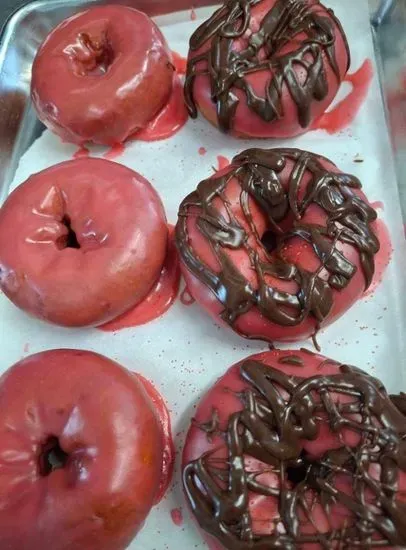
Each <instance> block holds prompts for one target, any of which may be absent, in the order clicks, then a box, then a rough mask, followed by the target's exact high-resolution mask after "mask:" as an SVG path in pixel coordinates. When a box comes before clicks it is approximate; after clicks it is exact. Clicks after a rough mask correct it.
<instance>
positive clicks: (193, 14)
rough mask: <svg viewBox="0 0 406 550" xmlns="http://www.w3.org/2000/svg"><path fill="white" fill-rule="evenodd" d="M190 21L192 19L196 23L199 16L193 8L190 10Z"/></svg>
mask: <svg viewBox="0 0 406 550" xmlns="http://www.w3.org/2000/svg"><path fill="white" fill-rule="evenodd" d="M190 19H191V20H192V21H195V20H196V19H197V15H196V11H195V8H192V9H191V10H190Z"/></svg>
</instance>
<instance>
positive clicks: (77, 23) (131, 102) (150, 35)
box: [31, 5, 174, 145]
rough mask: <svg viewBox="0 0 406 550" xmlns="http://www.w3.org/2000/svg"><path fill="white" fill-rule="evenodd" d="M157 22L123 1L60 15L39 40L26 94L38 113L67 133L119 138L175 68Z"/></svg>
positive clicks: (150, 109) (150, 110) (143, 117)
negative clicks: (69, 15) (53, 25)
mask: <svg viewBox="0 0 406 550" xmlns="http://www.w3.org/2000/svg"><path fill="white" fill-rule="evenodd" d="M170 60H171V55H170V51H169V49H168V47H167V45H166V42H165V39H164V38H163V36H162V34H161V32H160V30H159V29H158V27H157V26H156V25H155V23H153V21H152V20H151V19H149V17H148V16H147V15H145V14H144V13H142V12H140V11H137V10H135V9H133V8H129V7H125V6H117V5H116V6H113V5H110V6H97V7H93V8H90V9H88V10H86V11H84V12H82V13H80V14H76V15H74V16H72V17H70V18H69V19H66V20H65V21H63V22H62V23H61V24H60V25H58V27H56V29H55V30H54V31H52V32H51V34H50V35H49V36H48V37H47V39H46V40H45V42H44V43H43V44H42V46H41V48H40V49H39V52H38V54H37V56H36V58H35V61H34V65H33V70H32V85H31V95H32V100H33V102H34V106H35V108H36V110H37V113H38V117H39V118H40V120H41V121H42V122H43V123H44V124H45V125H46V126H48V128H50V129H51V130H53V131H54V132H55V133H57V134H58V135H60V136H61V137H62V138H63V139H65V140H66V141H70V142H74V143H78V144H79V145H82V144H83V143H85V142H87V141H93V142H95V143H99V144H102V145H114V144H116V143H122V142H124V141H125V140H126V139H127V138H128V137H129V136H130V135H131V134H133V133H134V132H135V131H137V130H139V129H141V128H145V127H146V125H147V124H148V122H149V121H150V120H152V119H153V117H154V116H155V115H156V114H157V113H158V112H159V111H160V110H161V109H162V108H163V106H164V105H165V104H166V103H167V101H168V98H169V96H170V93H171V89H172V77H173V72H174V68H173V65H172V63H171V61H170Z"/></svg>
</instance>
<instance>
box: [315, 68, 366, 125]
mask: <svg viewBox="0 0 406 550" xmlns="http://www.w3.org/2000/svg"><path fill="white" fill-rule="evenodd" d="M373 76H374V70H373V66H372V62H371V60H370V59H366V60H365V61H364V63H363V64H362V65H361V67H360V68H359V69H358V71H356V72H355V73H353V74H347V76H346V77H345V78H344V82H349V83H350V84H351V85H352V90H351V92H350V93H349V94H348V95H347V97H346V98H344V99H343V100H342V101H340V102H339V103H338V104H337V105H336V106H335V107H334V108H333V109H332V110H331V111H329V112H327V113H324V115H322V116H321V117H320V118H319V119H318V120H316V121H315V122H314V123H313V124H312V126H311V130H325V131H326V132H327V133H329V134H335V133H336V132H339V131H340V130H343V129H344V128H346V127H347V126H349V125H350V124H351V123H352V122H353V120H354V119H355V118H356V116H357V114H358V111H359V110H360V108H361V106H362V104H363V102H364V100H365V98H366V96H367V94H368V90H369V86H370V84H371V81H372V78H373Z"/></svg>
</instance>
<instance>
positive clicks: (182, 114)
mask: <svg viewBox="0 0 406 550" xmlns="http://www.w3.org/2000/svg"><path fill="white" fill-rule="evenodd" d="M188 118H189V115H188V112H187V109H186V106H185V102H184V99H183V85H182V83H181V81H180V79H179V77H178V76H177V75H175V77H174V80H173V90H172V95H171V97H170V99H169V102H168V103H167V105H166V106H165V107H164V108H163V109H162V111H161V112H160V113H159V114H158V116H157V117H156V118H155V119H154V120H153V121H152V122H150V123H149V124H148V126H147V127H146V128H144V129H143V130H141V131H140V132H137V133H136V134H133V135H132V136H131V137H130V139H134V140H139V141H159V140H162V139H167V138H169V137H171V136H173V135H175V134H176V133H177V132H179V130H180V129H181V128H183V126H184V125H185V124H186V122H187V120H188Z"/></svg>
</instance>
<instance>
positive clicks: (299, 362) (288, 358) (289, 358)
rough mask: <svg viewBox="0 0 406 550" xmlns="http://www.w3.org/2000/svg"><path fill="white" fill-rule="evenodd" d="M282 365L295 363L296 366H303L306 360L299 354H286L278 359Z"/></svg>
mask: <svg viewBox="0 0 406 550" xmlns="http://www.w3.org/2000/svg"><path fill="white" fill-rule="evenodd" d="M278 363H280V364H281V365H293V366H294V367H303V366H304V361H303V359H302V358H301V357H299V355H284V356H283V357H281V358H280V359H279V361H278Z"/></svg>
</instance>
